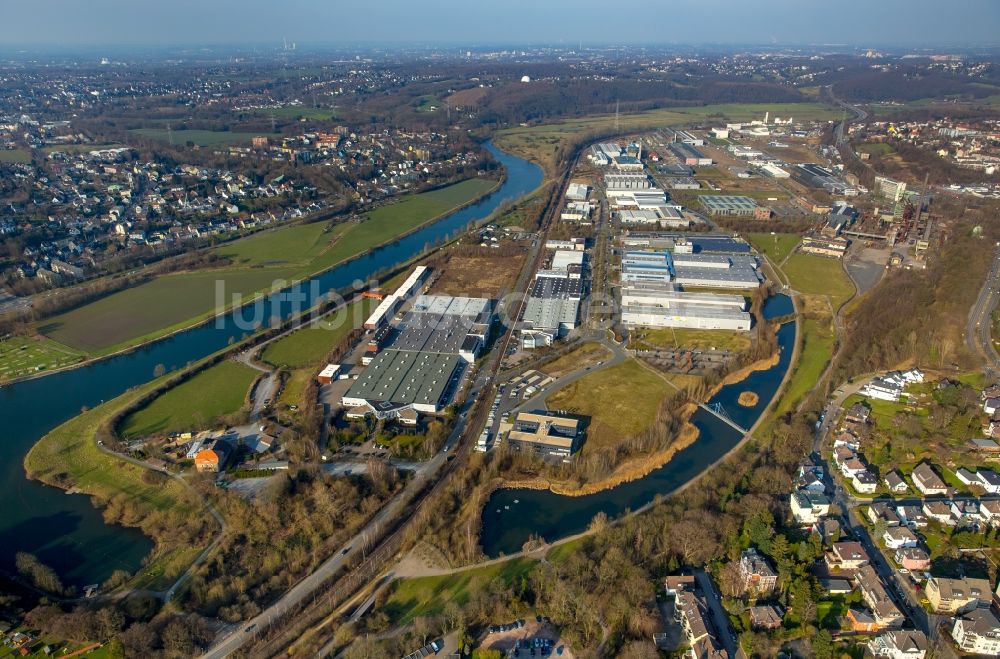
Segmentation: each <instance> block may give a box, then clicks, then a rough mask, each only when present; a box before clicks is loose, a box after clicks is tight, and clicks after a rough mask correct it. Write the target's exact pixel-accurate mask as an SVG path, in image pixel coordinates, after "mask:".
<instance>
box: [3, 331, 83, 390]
mask: <svg viewBox="0 0 1000 659" xmlns="http://www.w3.org/2000/svg"><path fill="white" fill-rule="evenodd" d="M82 359H84V355H83V353H81V352H79V351H78V350H73V349H72V348H68V347H66V346H64V345H61V344H59V343H57V342H55V341H53V340H51V339H46V338H45V337H42V336H30V337H28V336H14V337H11V338H9V339H5V340H3V341H0V382H3V381H4V380H12V379H14V378H20V377H24V376H26V375H33V374H35V373H42V372H44V371H49V370H52V369H54V368H60V367H62V366H69V365H70V364H76V363H77V362H79V361H81V360H82Z"/></svg>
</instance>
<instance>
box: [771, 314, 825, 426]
mask: <svg viewBox="0 0 1000 659" xmlns="http://www.w3.org/2000/svg"><path fill="white" fill-rule="evenodd" d="M799 331H800V332H801V333H802V349H801V352H799V360H798V362H797V363H796V364H795V366H794V370H793V371H792V376H791V378H789V380H788V383H787V385H786V387H785V391H784V393H783V394H782V396H781V399H780V400H779V401H778V404H777V405H776V406H775V411H774V415H775V416H780V415H782V414H784V413H785V412H790V411H792V410H794V409H795V408H796V407H798V405H799V403H801V402H802V399H804V398H805V397H806V396H807V395H808V394H809V392H811V391H812V390H813V389H814V388H815V387H816V383H817V382H818V381H819V378H820V376H821V375H822V374H823V370H824V369H826V365H827V362H829V361H830V358H831V357H832V356H833V344H834V337H833V328H832V327H831V326H830V324H829V323H827V322H824V321H819V320H813V319H805V320H802V321H800V323H799Z"/></svg>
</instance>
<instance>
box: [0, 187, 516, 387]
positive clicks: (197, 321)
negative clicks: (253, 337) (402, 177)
mask: <svg viewBox="0 0 1000 659" xmlns="http://www.w3.org/2000/svg"><path fill="white" fill-rule="evenodd" d="M467 180H469V181H471V180H475V179H467ZM490 180H492V179H490ZM506 181H507V173H506V171H504V172H503V173H502V175H501V176H500V178H499V179H498V180H496V181H495V184H494V185H493V186H492V187H490V188H489V189H488V190H485V191H482V192H480V193H479V194H477V195H476V196H475V197H472V198H470V199H468V200H466V201H464V202H462V203H460V204H458V205H455V206H452V207H450V208H448V209H446V210H444V211H442V212H440V213H437V214H436V215H434V216H433V217H430V218H427V219H423V220H422V221H421V222H420V223H419V224H416V225H412V226H408V227H406V229H405V230H403V231H400V232H398V233H395V234H393V235H392V236H391V237H390V238H388V239H387V240H385V241H383V242H380V243H373V244H370V245H365V246H364V247H363V248H362V249H359V250H357V251H355V252H354V253H353V254H350V255H349V256H346V257H344V258H342V259H339V260H337V261H335V262H333V263H332V264H324V266H323V267H322V268H321V269H319V270H316V271H312V272H309V273H306V274H303V275H302V276H301V277H298V278H296V279H294V280H291V281H288V282H285V283H284V284H283V287H282V290H288V289H291V288H295V287H299V286H301V285H302V284H303V283H305V282H308V281H309V280H311V279H315V278H317V277H322V276H323V275H325V274H326V273H328V272H330V271H332V270H334V269H336V268H341V267H344V266H345V265H348V264H350V263H351V262H353V261H356V260H358V259H361V258H363V257H365V256H366V255H368V254H370V253H371V252H373V251H375V250H378V249H381V248H383V247H386V246H388V245H391V244H393V243H395V242H397V241H399V240H402V239H404V238H406V237H408V236H410V235H412V234H414V233H416V232H418V231H421V230H423V229H425V228H427V227H428V226H430V225H432V224H435V223H437V222H440V221H441V220H443V219H445V218H447V217H448V216H450V215H453V214H455V213H459V212H461V211H462V210H464V209H466V208H468V207H470V206H474V205H475V204H478V203H480V202H481V201H483V200H484V199H486V198H487V197H489V196H490V195H492V194H494V193H496V192H497V190H499V189H500V188H501V187H502V186H503V185H504V183H505V182H506ZM452 185H460V183H456V184H452ZM446 187H447V186H446ZM439 189H440V188H439ZM434 191H436V190H430V191H427V192H434ZM420 194H426V192H421V193H418V194H417V195H414V197H416V196H419V195H420ZM404 199H405V197H404ZM388 207H391V205H390V206H388ZM380 208H383V207H380ZM364 224H365V223H364V222H361V223H360V224H359V225H358V226H364ZM299 226H302V225H301V224H295V225H291V226H286V227H281V228H279V229H277V230H276V231H282V230H287V229H292V228H296V227H299ZM273 233H275V232H271V234H273ZM260 237H261V235H260V234H255V235H253V236H247V237H246V239H252V238H260ZM265 237H266V236H265ZM241 240H245V239H240V240H239V241H233V242H231V243H226V244H225V245H224V246H223V247H224V248H231V247H232V246H233V245H236V244H239V243H240V241H241ZM338 242H339V241H338ZM213 272H223V270H220V269H213V270H196V271H186V272H177V273H171V274H169V275H162V277H183V276H185V275H191V274H206V273H207V274H209V275H211V274H212V273H213ZM220 280H221V277H220ZM151 281H155V279H154V280H151ZM144 283H145V284H149V283H151V282H144ZM129 290H132V289H131V288H130V289H125V290H124V291H118V292H116V293H113V294H112V296H114V295H120V294H122V293H126V292H128V291H129ZM273 294H274V291H273V290H271V289H262V290H260V291H258V292H257V293H255V294H253V296H252V297H249V298H246V299H244V300H241V301H240V302H239V303H229V304H227V305H225V306H224V307H223V308H222V309H221V310H219V309H217V308H216V309H211V310H209V311H206V312H204V313H201V314H198V315H196V316H193V317H191V318H188V319H186V320H184V321H182V322H180V323H175V324H173V325H170V326H167V327H164V328H162V329H159V330H156V331H154V332H149V333H145V334H142V335H140V336H137V337H135V338H133V339H130V340H128V341H126V342H123V343H121V344H118V345H115V346H112V347H111V348H109V349H108V350H107V351H96V352H91V353H89V354H90V356H89V357H88V358H87V359H84V360H83V361H79V362H76V363H74V364H71V365H67V366H65V367H60V368H55V369H51V370H46V371H44V372H40V373H35V374H31V375H27V376H22V377H19V378H14V379H10V380H2V381H0V385H3V386H7V385H12V384H17V383H19V382H23V381H28V380H36V379H39V378H44V377H46V376H49V375H54V374H57V373H62V372H66V371H71V370H75V369H78V368H81V367H86V366H91V365H94V364H96V363H99V362H101V361H104V360H107V359H112V358H115V357H121V356H123V355H128V354H130V353H133V352H135V351H137V350H141V349H143V348H146V347H148V346H150V345H152V344H154V343H157V342H160V341H163V340H166V339H169V338H172V337H174V336H176V335H178V334H182V333H184V332H188V331H190V330H194V329H197V328H199V327H201V326H203V325H206V324H208V323H211V322H213V321H215V320H216V319H218V318H219V317H221V316H225V315H227V314H230V313H235V312H237V311H239V310H240V309H244V308H247V307H250V306H251V305H254V304H256V303H258V302H260V301H261V300H262V299H264V298H267V297H268V296H270V295H273ZM109 297H110V296H109ZM102 299H104V298H102ZM99 301H100V300H98V301H95V302H91V303H88V304H94V303H96V302H99ZM85 306H86V305H85ZM67 313H70V312H67ZM54 318H59V316H54V317H53V318H50V319H47V320H44V321H39V322H40V323H46V322H52V321H53V319H54ZM39 335H40V336H42V337H43V338H48V337H47V336H46V335H45V334H44V333H40V334H39Z"/></svg>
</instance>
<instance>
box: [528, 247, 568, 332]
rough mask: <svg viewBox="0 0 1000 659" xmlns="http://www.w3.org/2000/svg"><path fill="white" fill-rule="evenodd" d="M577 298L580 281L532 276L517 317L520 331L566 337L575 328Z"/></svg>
mask: <svg viewBox="0 0 1000 659" xmlns="http://www.w3.org/2000/svg"><path fill="white" fill-rule="evenodd" d="M567 253H570V254H571V253H572V252H567ZM581 297H582V283H581V281H580V279H571V278H570V277H569V276H568V275H567V276H564V277H558V276H541V277H536V278H535V283H534V285H533V286H532V288H531V292H530V293H529V294H528V300H527V302H526V303H525V305H524V314H523V315H522V316H521V322H522V323H523V325H524V327H523V329H526V330H545V331H547V332H548V333H550V334H551V335H552V336H553V337H559V336H562V335H564V334H566V333H567V332H569V331H570V330H572V329H573V328H574V327H576V320H577V315H578V313H579V307H580V299H581Z"/></svg>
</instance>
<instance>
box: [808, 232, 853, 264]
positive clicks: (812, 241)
mask: <svg viewBox="0 0 1000 659" xmlns="http://www.w3.org/2000/svg"><path fill="white" fill-rule="evenodd" d="M849 244H850V243H848V241H847V239H846V238H826V237H824V236H806V237H805V238H803V239H802V246H801V247H800V248H799V249H801V250H802V251H803V252H805V253H806V254H817V255H819V256H830V257H833V258H836V259H839V258H841V257H842V256H843V255H844V254H845V253H846V252H847V247H848V245H849Z"/></svg>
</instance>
